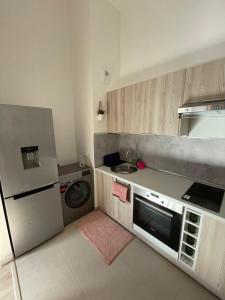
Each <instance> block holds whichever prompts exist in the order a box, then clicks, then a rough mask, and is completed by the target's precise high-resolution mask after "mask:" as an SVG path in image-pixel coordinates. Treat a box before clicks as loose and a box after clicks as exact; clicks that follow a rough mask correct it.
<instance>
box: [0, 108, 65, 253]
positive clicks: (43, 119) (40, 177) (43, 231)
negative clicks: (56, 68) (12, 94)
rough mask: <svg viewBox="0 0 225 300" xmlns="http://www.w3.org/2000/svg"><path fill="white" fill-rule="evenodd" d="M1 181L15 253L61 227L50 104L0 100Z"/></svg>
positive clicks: (45, 237) (60, 208) (46, 237)
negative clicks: (18, 103) (30, 104)
mask: <svg viewBox="0 0 225 300" xmlns="http://www.w3.org/2000/svg"><path fill="white" fill-rule="evenodd" d="M0 181H1V194H2V198H3V205H4V209H5V214H6V219H7V222H8V229H9V232H10V237H11V244H12V247H13V251H14V254H15V256H16V257H17V256H20V255H21V254H23V253H25V252H27V251H28V250H30V249H32V248H34V247H36V246H37V245H39V244H41V243H43V242H44V241H46V240H47V239H49V238H51V237H52V236H54V235H56V234H57V233H59V232H60V231H62V230H63V216H62V207H61V200H60V193H59V178H58V168H57V158H56V148H55V138H54V130H53V120H52V111H51V109H48V108H36V107H26V106H16V105H6V104H0Z"/></svg>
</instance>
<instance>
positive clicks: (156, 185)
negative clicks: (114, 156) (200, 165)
mask: <svg viewBox="0 0 225 300" xmlns="http://www.w3.org/2000/svg"><path fill="white" fill-rule="evenodd" d="M96 170H98V171H101V172H103V173H106V174H108V175H111V176H113V177H115V178H118V179H121V180H123V181H125V182H127V183H129V184H132V185H134V186H137V187H140V188H147V189H151V190H153V191H155V192H157V193H159V194H162V195H165V196H167V197H169V198H171V199H172V200H175V201H177V202H179V203H181V202H182V203H183V204H184V205H185V206H186V207H188V208H192V209H195V210H196V211H198V212H201V213H202V212H204V213H205V214H207V215H210V216H214V217H216V218H218V219H219V220H220V221H223V222H225V194H224V197H223V202H222V205H221V209H220V212H219V213H217V212H214V211H211V210H208V209H206V208H204V207H201V206H198V205H196V204H193V203H190V202H187V201H185V200H183V199H181V197H182V196H183V195H184V193H185V192H186V191H187V190H188V189H189V188H190V186H191V185H192V184H193V183H194V182H195V180H192V179H190V178H186V177H183V176H179V175H175V174H171V173H167V172H163V171H158V170H154V169H151V168H145V169H144V170H138V171H137V172H135V173H132V174H118V173H114V172H112V171H111V169H110V168H109V167H106V166H101V167H97V168H96Z"/></svg>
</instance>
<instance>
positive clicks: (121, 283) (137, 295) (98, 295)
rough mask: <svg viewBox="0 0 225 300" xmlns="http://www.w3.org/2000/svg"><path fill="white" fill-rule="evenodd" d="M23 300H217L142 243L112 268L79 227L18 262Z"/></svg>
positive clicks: (129, 248) (134, 243) (135, 244)
mask: <svg viewBox="0 0 225 300" xmlns="http://www.w3.org/2000/svg"><path fill="white" fill-rule="evenodd" d="M17 266H18V272H19V280H20V284H21V289H22V296H23V300H32V299H38V300H66V299H68V300H72V299H73V300H81V299H82V300H86V299H89V300H128V299H129V300H134V299H135V300H163V299H171V300H172V299H173V300H180V299H182V300H186V299H187V300H188V299H191V300H213V299H217V298H216V297H215V296H214V295H213V294H211V293H210V292H209V291H207V290H206V289H204V288H203V287H202V286H200V285H199V284H198V283H197V282H195V281H194V280H192V279H191V278H190V277H188V276H187V275H186V274H185V273H183V272H182V271H180V270H179V269H177V268H176V267H175V266H173V265H172V264H171V263H170V262H169V261H167V260H166V259H164V258H163V257H162V256H160V255H159V254H158V253H157V252H155V251H154V250H153V249H152V248H150V247H149V246H147V245H145V244H144V243H143V242H142V241H140V240H139V239H137V238H136V239H134V240H133V241H132V242H131V243H130V244H129V245H128V246H127V247H126V248H125V249H124V250H123V251H122V253H121V254H120V255H119V256H118V257H117V258H116V260H115V261H114V262H113V263H112V264H111V265H110V266H108V265H106V264H105V263H104V261H103V259H102V257H101V255H100V254H99V253H98V252H97V251H96V250H95V249H94V248H93V246H92V245H91V244H90V243H89V242H88V241H87V240H86V239H85V238H84V237H83V236H82V235H81V234H80V232H79V231H78V229H77V228H76V227H75V225H74V224H70V225H69V226H67V227H66V228H65V230H64V232H63V233H62V234H60V235H58V236H57V237H55V238H54V239H52V240H50V241H48V242H47V243H45V244H44V245H42V246H40V247H38V248H36V249H35V250H33V251H32V252H30V253H28V254H26V255H24V256H23V257H21V258H19V259H17Z"/></svg>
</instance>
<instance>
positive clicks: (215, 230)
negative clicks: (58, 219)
mask: <svg viewBox="0 0 225 300" xmlns="http://www.w3.org/2000/svg"><path fill="white" fill-rule="evenodd" d="M95 178H96V189H97V191H96V196H97V199H96V200H97V206H98V207H99V208H100V209H101V210H102V211H104V212H105V213H106V214H108V215H109V216H110V217H112V218H113V219H115V220H116V221H117V222H118V223H120V224H121V225H123V226H124V227H126V228H127V229H129V230H131V231H132V219H133V199H132V198H133V191H132V188H133V187H132V186H131V187H130V191H129V193H130V195H129V198H130V201H129V203H124V202H121V201H120V200H119V199H118V198H117V197H116V196H114V195H113V194H112V182H113V180H114V178H113V177H112V176H110V175H107V174H105V173H103V172H100V171H96V177H95ZM121 183H123V182H122V181H121ZM179 252H180V253H179V263H178V264H177V263H176V265H178V266H179V267H180V268H181V269H182V270H184V271H187V273H188V274H189V275H190V276H192V277H194V278H195V279H196V280H198V281H199V282H200V283H202V284H204V286H205V287H207V288H208V289H209V290H211V291H212V292H214V293H215V294H216V295H217V296H219V297H220V298H221V299H223V300H225V222H221V221H219V220H217V219H216V218H214V217H210V216H208V215H205V214H204V212H202V213H199V212H196V211H195V210H194V208H193V210H192V209H189V208H188V209H185V214H184V222H183V228H182V233H181V245H180V251H179ZM184 264H185V265H186V266H187V268H186V267H184Z"/></svg>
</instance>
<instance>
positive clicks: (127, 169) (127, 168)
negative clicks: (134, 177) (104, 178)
mask: <svg viewBox="0 0 225 300" xmlns="http://www.w3.org/2000/svg"><path fill="white" fill-rule="evenodd" d="M111 171H112V172H114V173H119V174H131V173H134V172H137V168H136V167H135V166H132V165H119V166H115V167H112V168H111Z"/></svg>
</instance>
